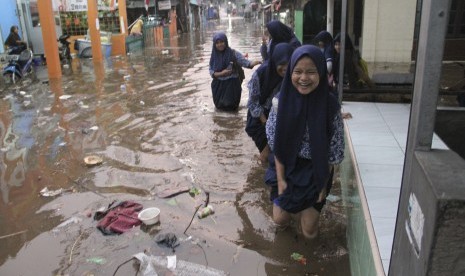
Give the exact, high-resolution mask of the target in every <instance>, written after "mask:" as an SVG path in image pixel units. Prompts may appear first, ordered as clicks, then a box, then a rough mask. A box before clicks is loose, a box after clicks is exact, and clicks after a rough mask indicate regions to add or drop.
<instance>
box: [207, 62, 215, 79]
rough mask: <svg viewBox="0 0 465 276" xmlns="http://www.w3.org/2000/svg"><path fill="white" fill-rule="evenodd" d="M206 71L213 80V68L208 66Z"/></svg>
mask: <svg viewBox="0 0 465 276" xmlns="http://www.w3.org/2000/svg"><path fill="white" fill-rule="evenodd" d="M208 71H209V72H210V76H211V77H212V78H215V77H213V73H215V70H213V67H212V66H211V65H209V66H208Z"/></svg>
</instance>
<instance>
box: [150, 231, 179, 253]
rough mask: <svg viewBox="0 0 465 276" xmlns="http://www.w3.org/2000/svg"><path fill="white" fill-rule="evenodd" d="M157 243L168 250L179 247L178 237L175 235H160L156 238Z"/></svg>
mask: <svg viewBox="0 0 465 276" xmlns="http://www.w3.org/2000/svg"><path fill="white" fill-rule="evenodd" d="M155 242H156V243H157V244H158V245H162V246H165V247H168V248H171V249H173V251H174V249H175V248H176V247H177V246H178V245H179V242H178V237H176V235H175V234H173V233H166V234H158V235H157V236H155Z"/></svg>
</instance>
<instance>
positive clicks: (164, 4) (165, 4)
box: [158, 0, 171, 11]
mask: <svg viewBox="0 0 465 276" xmlns="http://www.w3.org/2000/svg"><path fill="white" fill-rule="evenodd" d="M158 9H159V10H161V11H162V10H170V9H171V1H170V0H165V1H158Z"/></svg>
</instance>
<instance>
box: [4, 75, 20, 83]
mask: <svg viewBox="0 0 465 276" xmlns="http://www.w3.org/2000/svg"><path fill="white" fill-rule="evenodd" d="M3 80H4V82H5V84H6V85H9V84H15V83H16V80H17V76H16V74H14V73H12V72H6V73H4V74H3Z"/></svg>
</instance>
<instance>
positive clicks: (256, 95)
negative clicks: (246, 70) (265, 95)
mask: <svg viewBox="0 0 465 276" xmlns="http://www.w3.org/2000/svg"><path fill="white" fill-rule="evenodd" d="M247 88H248V89H249V101H248V102H247V107H248V108H249V111H250V114H251V115H252V117H254V118H259V117H260V116H261V115H262V114H263V107H262V106H261V105H260V79H259V77H258V74H257V71H255V72H253V74H252V78H251V79H250V81H249V83H248V84H247Z"/></svg>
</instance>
